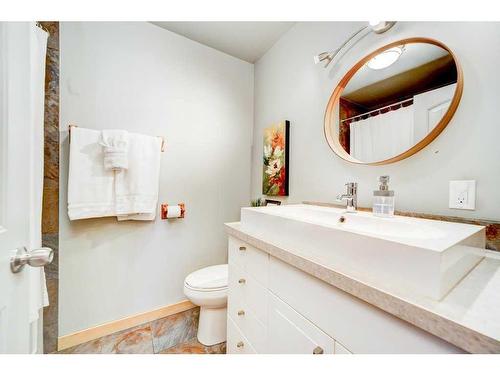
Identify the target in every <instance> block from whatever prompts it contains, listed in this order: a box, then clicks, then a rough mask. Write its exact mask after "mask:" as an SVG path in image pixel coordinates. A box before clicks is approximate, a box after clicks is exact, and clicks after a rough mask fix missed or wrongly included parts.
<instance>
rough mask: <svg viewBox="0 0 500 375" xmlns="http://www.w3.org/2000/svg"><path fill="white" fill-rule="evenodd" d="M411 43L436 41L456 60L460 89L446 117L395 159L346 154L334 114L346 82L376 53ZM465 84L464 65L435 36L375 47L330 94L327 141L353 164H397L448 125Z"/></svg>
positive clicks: (327, 115) (325, 126) (326, 125)
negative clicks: (357, 156) (373, 159)
mask: <svg viewBox="0 0 500 375" xmlns="http://www.w3.org/2000/svg"><path fill="white" fill-rule="evenodd" d="M412 43H427V44H433V45H435V46H438V47H441V48H443V49H445V50H446V51H448V53H449V54H450V55H451V57H452V58H453V61H454V62H455V65H456V67H457V88H456V89H455V94H454V95H453V99H452V100H451V103H450V106H449V107H448V110H447V111H446V113H445V114H444V116H443V118H442V119H441V120H440V121H439V123H438V124H437V125H436V126H435V127H434V129H432V130H431V132H430V133H429V134H427V135H426V136H425V137H424V138H423V139H422V140H421V141H420V142H418V143H416V144H415V145H414V146H412V147H411V148H410V149H408V150H406V151H405V152H403V153H401V154H399V155H396V156H394V157H392V158H389V159H386V160H381V161H376V162H363V161H361V160H358V159H355V158H353V157H352V156H351V155H350V154H348V153H347V151H346V150H344V148H343V147H342V145H341V144H340V141H339V137H338V134H335V132H334V128H333V121H338V120H339V119H338V118H334V117H338V114H337V111H336V106H337V105H338V103H339V102H340V96H341V95H342V92H343V91H344V89H345V87H346V86H347V84H348V83H349V81H350V80H351V78H352V77H353V76H354V74H356V73H357V71H358V70H359V69H361V68H362V67H363V66H364V65H365V64H366V63H367V62H368V61H369V60H371V59H372V58H373V57H374V56H376V55H378V54H379V53H381V52H382V51H385V50H387V49H389V48H392V47H396V46H400V45H403V44H412ZM463 87H464V81H463V72H462V68H461V66H460V64H459V62H458V60H457V57H456V56H455V54H454V53H453V52H452V51H451V50H450V49H449V48H448V47H447V46H446V45H444V44H443V43H441V42H439V41H437V40H434V39H429V38H421V37H416V38H407V39H402V40H398V41H396V42H392V43H389V44H387V45H385V46H383V47H380V48H378V49H376V50H375V51H373V52H371V53H370V54H368V55H366V56H365V57H363V58H362V59H361V60H359V61H358V62H357V63H356V64H355V65H354V66H353V67H352V68H351V69H350V70H349V71H348V72H347V73H346V74H345V75H344V77H343V78H342V79H341V80H340V82H339V83H338V85H337V87H336V88H335V90H334V91H333V93H332V95H331V96H330V100H329V101H328V104H327V106H326V111H325V124H324V131H325V137H326V141H327V142H328V145H329V146H330V148H331V149H332V150H333V152H335V154H337V156H339V157H340V158H342V159H344V160H346V161H348V162H350V163H354V164H363V165H384V164H390V163H394V162H397V161H400V160H403V159H406V158H407V157H410V156H412V155H413V154H415V153H417V152H418V151H420V150H421V149H423V148H424V147H425V146H427V145H428V144H429V143H431V142H432V141H433V140H434V139H435V138H436V137H437V136H438V135H439V134H440V133H441V132H442V131H443V130H444V128H446V126H447V125H448V123H449V122H450V120H451V119H452V117H453V115H454V114H455V111H456V110H457V108H458V105H459V103H460V99H461V97H462V92H463ZM335 124H336V123H335Z"/></svg>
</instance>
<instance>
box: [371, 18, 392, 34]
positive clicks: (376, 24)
mask: <svg viewBox="0 0 500 375" xmlns="http://www.w3.org/2000/svg"><path fill="white" fill-rule="evenodd" d="M369 24H370V26H371V28H372V31H373V32H374V33H375V34H383V33H385V32H386V31H387V30H389V29H390V28H391V27H393V26H394V25H395V24H396V21H370V22H369Z"/></svg>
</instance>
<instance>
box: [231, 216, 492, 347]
mask: <svg viewBox="0 0 500 375" xmlns="http://www.w3.org/2000/svg"><path fill="white" fill-rule="evenodd" d="M225 226H226V232H227V233H228V234H229V235H231V236H233V237H236V238H238V239H240V240H242V241H244V242H247V243H248V244H250V245H252V246H255V247H257V248H259V249H261V250H263V251H265V252H266V253H268V254H270V255H271V256H273V257H275V258H278V259H280V260H282V261H284V262H286V263H288V264H290V265H292V266H294V267H296V268H298V269H300V270H302V271H304V272H306V273H308V274H310V275H312V276H315V277H317V278H318V279H320V280H323V281H324V282H326V283H328V284H330V285H332V286H334V287H336V288H339V289H341V290H343V291H344V292H347V293H349V294H351V295H353V296H355V297H357V298H359V299H361V300H363V301H365V302H367V303H369V304H371V305H373V306H376V307H378V308H380V309H382V310H384V311H386V312H387V313H389V314H392V315H394V316H396V317H398V318H400V319H402V320H405V321H407V322H409V323H410V324H413V325H414V326H416V327H419V328H421V329H423V330H425V331H427V332H429V333H432V334H433V335H435V336H438V337H440V338H442V339H443V340H445V341H448V342H449V343H451V344H453V345H455V346H457V347H459V348H461V349H463V350H465V351H467V352H470V353H500V298H499V297H500V255H498V254H495V253H494V252H487V256H486V257H485V258H484V259H483V260H482V261H481V262H480V263H479V264H478V265H477V266H476V267H475V268H474V269H473V270H472V271H471V272H470V273H469V274H467V276H465V277H464V278H463V279H462V281H460V283H459V284H458V285H457V286H455V288H453V289H452V290H451V291H450V292H449V293H448V294H447V295H446V296H445V297H444V298H443V299H442V300H441V301H435V300H432V299H430V298H425V297H421V296H417V295H413V294H411V293H405V292H398V293H395V292H388V291H385V290H382V289H380V288H376V287H373V286H371V285H370V284H368V283H366V282H361V281H359V280H357V279H355V278H353V277H350V276H348V275H345V274H342V273H339V272H337V271H335V270H334V269H333V268H331V267H327V266H325V265H322V264H320V263H317V262H315V261H312V260H310V259H307V258H306V257H304V256H302V255H299V254H297V253H295V252H294V251H293V250H288V249H284V248H281V247H278V246H275V245H273V244H272V243H270V242H267V241H266V240H265V239H263V238H257V237H255V236H252V235H250V234H248V233H246V232H244V231H243V230H242V229H241V224H240V223H239V222H238V223H227V224H225Z"/></svg>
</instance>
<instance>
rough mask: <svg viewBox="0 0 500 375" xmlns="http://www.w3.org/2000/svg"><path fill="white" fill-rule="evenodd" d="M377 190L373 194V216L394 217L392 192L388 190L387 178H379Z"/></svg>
mask: <svg viewBox="0 0 500 375" xmlns="http://www.w3.org/2000/svg"><path fill="white" fill-rule="evenodd" d="M378 180H379V182H380V186H379V190H375V191H374V192H373V215H375V216H380V217H392V216H394V190H389V176H380V177H379V179H378Z"/></svg>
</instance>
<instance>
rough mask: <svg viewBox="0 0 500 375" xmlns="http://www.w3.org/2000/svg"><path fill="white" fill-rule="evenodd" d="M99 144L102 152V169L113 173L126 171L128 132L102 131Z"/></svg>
mask: <svg viewBox="0 0 500 375" xmlns="http://www.w3.org/2000/svg"><path fill="white" fill-rule="evenodd" d="M100 143H101V145H102V149H103V151H104V169H106V170H113V171H119V170H122V169H128V132H127V131H126V130H111V129H107V130H103V131H102V132H101V140H100Z"/></svg>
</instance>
